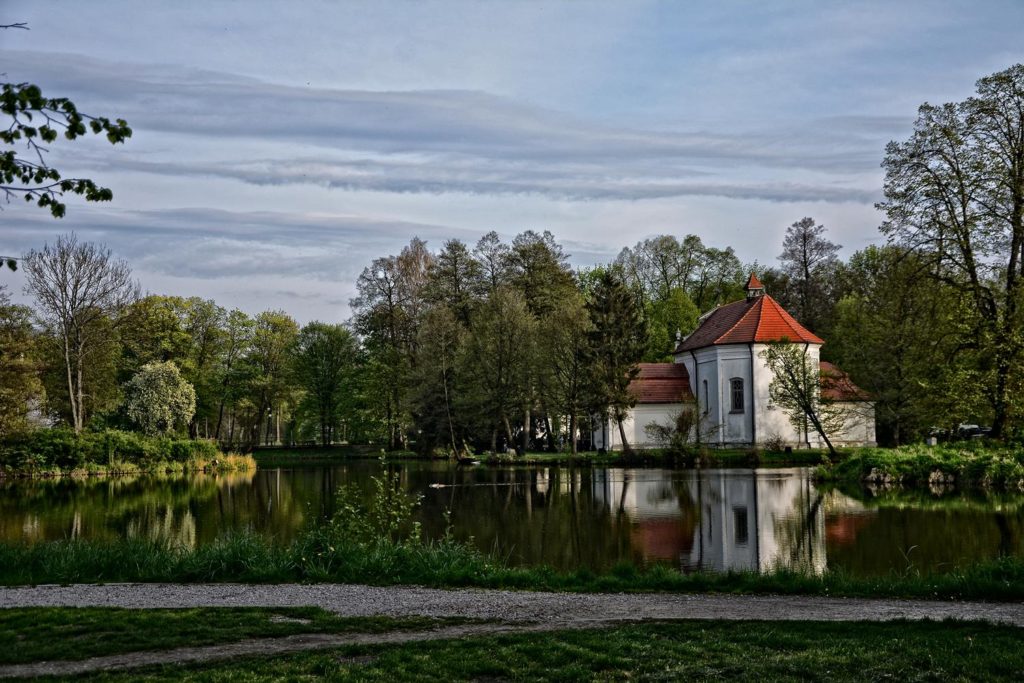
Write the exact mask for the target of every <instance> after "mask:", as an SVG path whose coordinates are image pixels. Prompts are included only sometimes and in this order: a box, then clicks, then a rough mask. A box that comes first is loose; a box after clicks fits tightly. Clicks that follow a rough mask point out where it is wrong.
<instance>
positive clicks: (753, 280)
mask: <svg viewBox="0 0 1024 683" xmlns="http://www.w3.org/2000/svg"><path fill="white" fill-rule="evenodd" d="M743 289H764V285H762V284H761V281H760V280H758V279H757V276H756V275H754V274H753V273H751V274H750V277H749V278H747V284H745V285H743Z"/></svg>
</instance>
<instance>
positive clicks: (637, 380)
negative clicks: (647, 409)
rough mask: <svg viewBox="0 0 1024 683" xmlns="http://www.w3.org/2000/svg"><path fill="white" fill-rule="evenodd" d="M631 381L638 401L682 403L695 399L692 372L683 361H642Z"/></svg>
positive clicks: (630, 384) (630, 386)
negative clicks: (689, 371)
mask: <svg viewBox="0 0 1024 683" xmlns="http://www.w3.org/2000/svg"><path fill="white" fill-rule="evenodd" d="M639 367H640V372H638V373H637V376H636V377H634V378H633V380H632V381H631V382H630V383H629V393H630V394H632V395H633V397H634V398H635V399H636V402H637V403H682V402H685V401H692V400H693V392H691V391H690V374H689V373H688V372H687V371H686V366H685V365H683V364H682V363H640V364H639Z"/></svg>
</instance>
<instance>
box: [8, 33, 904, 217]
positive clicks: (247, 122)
mask: <svg viewBox="0 0 1024 683" xmlns="http://www.w3.org/2000/svg"><path fill="white" fill-rule="evenodd" d="M0 59H3V60H4V61H5V63H11V62H14V63H18V64H25V65H29V66H27V67H24V68H23V69H22V70H23V71H25V72H27V74H26V78H31V79H32V80H38V81H39V82H44V83H47V88H48V89H49V90H52V91H53V92H61V93H65V92H67V93H69V94H72V95H74V96H76V97H77V96H80V97H82V98H84V99H87V100H88V101H90V102H92V103H96V106H97V107H100V108H101V109H102V110H103V111H107V110H109V111H113V112H117V114H118V115H119V116H123V117H124V118H126V119H128V120H129V122H130V123H131V124H132V125H133V126H134V127H135V128H136V129H137V130H149V131H155V132H158V133H161V134H172V135H177V136H187V138H188V139H189V140H190V142H189V143H188V144H189V145H191V146H192V147H193V148H194V149H195V154H194V157H195V158H196V159H197V160H196V161H195V162H192V163H188V164H185V163H183V162H181V161H179V160H178V159H180V154H173V155H171V157H170V158H167V159H161V158H159V157H160V155H159V154H158V153H154V154H147V155H146V158H137V156H136V158H133V155H137V154H138V152H128V154H127V155H124V154H121V155H118V157H117V159H116V161H111V162H110V163H111V164H112V165H116V166H118V167H121V168H123V167H126V166H131V167H132V168H135V169H137V170H142V171H146V172H150V173H162V174H169V175H197V176H219V177H225V178H233V179H236V180H240V181H242V182H246V183H251V184H256V185H288V184H309V185H316V186H322V187H327V188H333V189H342V190H369V191H375V192H394V193H429V194H439V193H448V192H458V193H471V194H481V195H488V194H496V195H522V194H536V195H541V196H548V197H552V198H556V199H570V200H577V201H586V200H592V199H619V200H642V199H651V198H663V197H682V196H717V197H731V198H751V199H766V200H769V201H830V202H831V201H839V202H859V203H870V202H873V201H874V200H875V199H876V197H875V195H874V194H873V192H872V191H871V189H870V188H871V186H870V185H869V186H867V187H865V184H864V182H863V180H862V179H861V178H859V177H854V178H851V176H860V175H862V174H865V173H877V167H878V161H879V159H880V156H881V151H882V146H883V145H884V142H885V141H886V140H887V139H888V137H889V134H890V133H891V132H892V131H893V130H894V129H895V128H896V127H897V125H899V124H900V123H902V124H903V125H905V123H906V122H897V121H895V120H893V119H892V117H888V118H886V117H879V118H872V117H853V116H850V117H834V118H831V119H816V120H812V121H803V122H799V125H794V126H792V127H790V128H774V129H765V130H760V131H750V132H737V133H732V134H726V133H722V132H708V131H664V130H635V129H630V128H628V127H624V126H612V125H608V124H599V123H596V122H593V121H587V120H583V119H580V118H579V117H575V116H570V115H568V114H564V113H561V112H556V111H551V110H548V109H544V108H541V107H536V106H532V105H529V104H524V103H520V102H516V101H512V100H510V99H507V98H503V97H498V96H494V95H490V94H487V93H482V92H476V91H465V90H429V91H365V90H341V89H318V88H306V87H298V86H291V85H281V84H275V83H267V82H263V81H259V80H256V79H252V78H246V77H241V76H237V75H234V74H225V73H220V72H215V71H208V70H201V69H195V68H183V67H182V68H179V67H172V66H163V65H139V64H115V63H109V62H103V61H99V60H95V59H90V58H86V57H82V56H80V55H55V54H43V53H25V52H18V51H0ZM17 77H18V78H21V75H20V74H19V75H18V76H17ZM137 137H140V136H137ZM133 144H135V141H134V140H133ZM311 150H316V155H315V156H310V154H309V152H310V151H311ZM154 151H156V150H154ZM175 151H177V150H175ZM126 156H127V157H128V161H125V157H126ZM203 159H205V160H203ZM781 174H785V175H786V176H787V179H786V180H781V181H780V180H778V177H779V176H780V175H781ZM695 178H696V179H699V180H694V179H695ZM873 185H874V186H877V183H873Z"/></svg>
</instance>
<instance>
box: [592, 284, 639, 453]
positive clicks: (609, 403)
mask: <svg viewBox="0 0 1024 683" xmlns="http://www.w3.org/2000/svg"><path fill="white" fill-rule="evenodd" d="M587 310H588V312H589V313H590V320H591V323H592V324H593V330H592V331H591V335H590V348H591V354H592V355H591V358H590V367H591V371H592V372H593V373H594V374H593V385H592V386H593V395H592V403H593V405H594V407H595V409H596V411H597V413H598V414H599V415H600V416H601V417H602V419H605V420H606V419H608V418H609V417H611V418H612V419H614V420H615V421H616V423H618V425H619V436H621V437H622V446H623V449H625V450H626V451H627V452H628V451H630V446H629V441H628V440H627V439H626V430H625V428H624V427H623V425H622V421H623V420H624V419H625V418H626V415H627V413H628V412H629V409H630V408H632V407H633V405H634V403H635V400H634V398H633V397H632V396H631V395H630V393H629V383H630V381H632V380H633V379H634V378H635V377H636V375H637V373H638V372H639V368H638V367H637V363H638V362H639V361H640V359H641V358H642V357H643V354H644V348H645V345H646V340H647V329H646V324H645V321H644V317H643V312H642V310H641V309H640V307H639V305H638V304H637V301H636V298H635V297H633V296H632V295H631V294H630V292H629V289H628V288H627V287H626V285H625V284H624V283H623V282H622V280H621V279H619V278H618V277H617V276H616V275H615V274H614V273H612V272H611V271H609V270H605V271H604V272H603V273H602V274H601V276H600V279H599V280H598V281H597V284H596V285H595V287H594V291H593V294H592V297H591V299H590V301H589V303H588V306H587Z"/></svg>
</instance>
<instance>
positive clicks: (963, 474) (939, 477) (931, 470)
mask: <svg viewBox="0 0 1024 683" xmlns="http://www.w3.org/2000/svg"><path fill="white" fill-rule="evenodd" d="M818 476H819V478H821V479H824V480H831V481H843V482H850V483H853V482H858V483H871V484H885V485H903V486H928V485H929V484H930V483H933V482H944V483H946V482H948V483H955V484H957V485H959V486H982V487H986V488H1001V489H1012V490H1024V452H1021V451H1019V450H1016V449H1010V448H1006V447H994V446H992V445H987V444H980V443H977V442H964V443H952V444H945V445H941V446H924V445H920V444H918V445H913V446H901V447H899V448H893V449H885V448H862V449H859V450H857V451H854V452H853V454H851V455H850V457H848V458H846V459H845V460H843V461H842V462H840V463H839V464H837V465H835V466H833V467H823V468H821V469H820V470H819V472H818Z"/></svg>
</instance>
